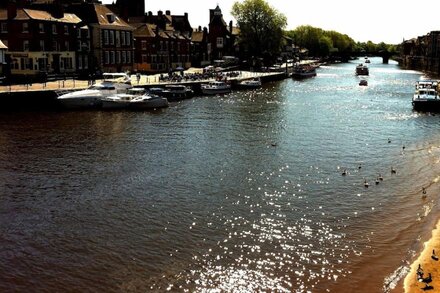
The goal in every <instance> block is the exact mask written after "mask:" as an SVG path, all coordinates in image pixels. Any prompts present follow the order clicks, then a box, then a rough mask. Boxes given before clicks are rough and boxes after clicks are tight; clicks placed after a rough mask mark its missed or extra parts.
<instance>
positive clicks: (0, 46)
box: [0, 40, 8, 49]
mask: <svg viewBox="0 0 440 293" xmlns="http://www.w3.org/2000/svg"><path fill="white" fill-rule="evenodd" d="M0 49H8V47H6V45H5V44H3V42H2V40H0Z"/></svg>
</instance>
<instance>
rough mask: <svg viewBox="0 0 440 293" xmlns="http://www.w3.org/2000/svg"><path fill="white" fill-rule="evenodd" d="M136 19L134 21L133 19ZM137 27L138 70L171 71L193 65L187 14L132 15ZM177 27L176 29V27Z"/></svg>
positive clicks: (190, 30)
mask: <svg viewBox="0 0 440 293" xmlns="http://www.w3.org/2000/svg"><path fill="white" fill-rule="evenodd" d="M132 21H133V22H132ZM135 21H136V22H135ZM130 24H131V25H132V26H133V27H135V31H134V36H135V69H136V70H138V71H143V72H168V71H170V70H175V69H177V68H188V67H190V66H191V33H192V29H191V25H190V24H189V21H188V14H186V13H185V14H184V15H183V16H175V15H171V12H170V11H168V10H167V11H166V12H165V14H163V12H162V11H158V13H157V15H153V13H152V12H149V13H148V14H147V15H145V16H144V17H138V18H130ZM174 25H175V26H176V27H177V28H178V29H176V27H175V26H174Z"/></svg>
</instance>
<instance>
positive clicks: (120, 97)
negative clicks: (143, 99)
mask: <svg viewBox="0 0 440 293" xmlns="http://www.w3.org/2000/svg"><path fill="white" fill-rule="evenodd" d="M144 94H145V89H143V88H131V89H128V90H127V92H125V93H120V94H115V95H111V96H107V97H103V98H102V99H101V101H102V108H103V109H124V108H128V107H129V105H130V102H131V101H132V100H133V99H134V98H136V97H139V96H142V95H144Z"/></svg>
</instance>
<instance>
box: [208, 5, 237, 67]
mask: <svg viewBox="0 0 440 293" xmlns="http://www.w3.org/2000/svg"><path fill="white" fill-rule="evenodd" d="M209 19H210V21H209V43H210V44H211V50H212V51H211V57H212V58H213V59H222V58H223V56H238V44H237V43H236V39H237V34H238V33H239V31H238V30H237V29H235V31H234V27H233V26H232V21H231V22H230V23H229V27H228V25H227V24H226V22H225V20H224V19H223V13H222V11H221V9H220V7H219V6H218V5H217V7H216V8H215V9H210V10H209Z"/></svg>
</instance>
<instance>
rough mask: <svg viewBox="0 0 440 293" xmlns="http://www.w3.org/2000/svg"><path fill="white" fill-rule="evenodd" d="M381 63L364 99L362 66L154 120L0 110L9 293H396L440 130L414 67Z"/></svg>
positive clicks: (435, 161)
mask: <svg viewBox="0 0 440 293" xmlns="http://www.w3.org/2000/svg"><path fill="white" fill-rule="evenodd" d="M371 60H372V63H371V64H370V76H368V77H367V79H368V83H369V85H368V86H367V87H360V86H358V83H359V80H360V78H359V77H357V76H355V75H354V70H355V66H356V64H357V63H358V62H357V61H356V62H352V63H346V64H335V65H328V66H322V67H321V68H319V69H318V75H317V77H316V78H312V79H306V80H303V81H295V80H292V79H286V80H283V81H280V82H274V83H268V84H265V85H264V87H263V88H262V89H260V90H257V91H249V92H246V91H238V92H233V93H231V94H229V95H225V96H215V97H195V98H193V99H191V100H185V101H182V102H180V103H175V104H172V106H171V107H170V108H167V109H164V110H160V111H155V112H124V111H116V112H105V111H84V112H56V111H50V112H41V111H39V112H32V111H22V112H14V113H0V222H1V223H2V224H1V225H0V247H1V249H0V291H2V292H5V291H26V290H29V289H30V288H32V290H35V291H66V290H67V291H81V292H90V291H103V292H127V291H128V292H163V291H166V290H169V291H172V292H232V291H234V292H252V291H258V290H264V291H278V292H292V291H293V292H381V291H382V290H385V291H388V290H389V289H391V288H394V287H395V286H396V284H397V289H396V291H399V290H400V289H399V285H398V281H399V275H403V274H405V272H406V267H407V266H408V262H409V261H411V260H412V259H413V257H414V255H415V253H417V252H418V250H419V249H420V248H421V245H422V242H423V241H424V240H426V239H427V237H429V235H430V230H431V228H432V227H433V223H435V222H436V220H437V218H436V214H437V213H438V212H439V208H438V206H437V205H436V203H437V201H438V191H439V188H438V184H437V181H438V177H437V176H438V174H439V172H438V171H439V162H440V160H439V154H440V148H439V146H440V145H439V143H438V142H439V141H440V133H439V132H438V129H439V126H440V122H439V116H435V115H428V114H423V113H416V112H413V111H412V106H411V96H412V93H413V91H414V84H415V81H416V80H418V79H420V78H421V77H422V74H421V73H420V72H416V71H408V70H402V69H400V68H399V67H398V65H397V64H395V63H391V64H389V65H383V64H381V59H379V58H372V59H371ZM403 146H405V149H404V148H403ZM391 167H394V168H395V169H396V170H397V172H396V174H391V172H390V170H391ZM345 169H346V170H347V175H346V176H342V175H341V174H342V172H343V170H345ZM379 173H380V174H381V175H382V176H383V177H384V180H383V181H381V182H380V183H379V184H378V185H376V184H375V179H376V177H377V176H379ZM364 180H367V181H368V182H369V184H370V186H369V187H368V188H365V187H364ZM422 187H426V188H427V192H428V197H427V199H425V200H423V199H422V198H421V189H422Z"/></svg>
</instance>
